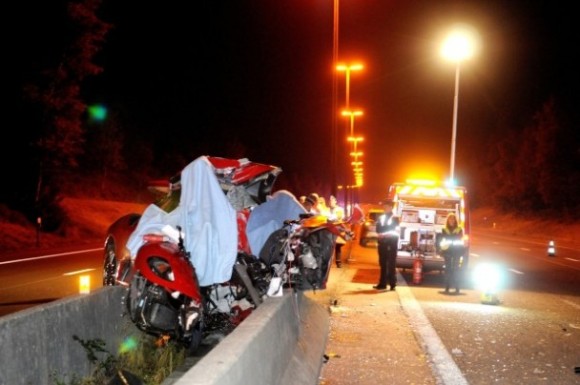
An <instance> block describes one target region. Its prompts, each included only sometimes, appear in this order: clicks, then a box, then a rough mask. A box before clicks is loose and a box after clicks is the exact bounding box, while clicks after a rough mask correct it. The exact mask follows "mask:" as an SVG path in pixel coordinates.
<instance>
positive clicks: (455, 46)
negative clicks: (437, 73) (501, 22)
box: [441, 25, 477, 184]
mask: <svg viewBox="0 0 580 385" xmlns="http://www.w3.org/2000/svg"><path fill="white" fill-rule="evenodd" d="M476 49H477V34H476V32H475V31H474V30H473V29H472V28H471V27H469V26H466V25H458V26H456V27H455V28H454V30H453V31H452V32H451V33H450V34H449V35H448V36H447V38H446V40H445V41H444V43H443V46H442V49H441V54H442V55H443V57H445V58H446V59H449V60H451V61H453V62H454V63H455V95H454V98H453V130H452V134H451V160H450V165H449V173H450V176H449V182H450V183H452V184H455V143H456V141H457V111H458V105H459V75H460V72H461V62H463V61H465V60H467V59H469V58H471V57H472V56H473V55H474V54H475V50H476Z"/></svg>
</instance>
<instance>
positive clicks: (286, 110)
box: [2, 0, 580, 201]
mask: <svg viewBox="0 0 580 385" xmlns="http://www.w3.org/2000/svg"><path fill="white" fill-rule="evenodd" d="M64 4H65V2H64V1H62V0H61V1H27V2H23V3H22V4H19V5H18V6H17V9H18V10H17V15H16V20H14V24H15V25H16V27H15V31H14V36H13V37H12V38H14V40H10V42H8V44H7V46H8V47H9V48H8V51H9V52H8V54H7V55H5V58H6V60H11V64H12V65H14V68H13V70H14V71H16V75H15V76H12V74H7V73H5V76H7V77H9V80H10V81H12V80H16V82H15V83H16V84H15V88H8V91H9V92H8V93H9V95H8V96H9V98H10V100H15V101H16V102H17V103H19V102H20V98H21V91H19V87H21V85H22V83H24V82H26V81H29V80H30V79H31V78H33V76H34V73H35V72H37V71H39V69H40V68H43V67H50V66H51V65H52V66H54V64H53V63H54V61H55V60H57V58H58V55H59V54H60V52H61V49H62V47H61V43H60V42H61V41H62V38H63V36H64V35H66V33H67V32H66V30H64V29H63V27H62V25H63V24H62V23H63V19H64V17H65V13H64ZM333 6H334V2H333V1H332V0H252V1H250V0H235V1H234V0H231V1H215V0H212V1H209V0H205V1H197V2H189V3H187V2H178V1H170V2H164V3H159V2H149V3H148V2H143V1H139V2H138V1H113V0H105V1H104V2H103V7H102V13H101V18H102V19H104V20H105V21H107V22H109V23H112V24H113V25H114V29H113V30H112V31H111V32H110V33H109V35H108V40H107V43H106V44H105V46H104V48H103V50H102V51H101V52H100V53H99V55H98V56H97V57H96V59H95V61H96V62H97V63H98V64H100V65H101V66H103V67H104V73H103V74H101V75H99V76H98V77H95V78H92V79H90V81H88V82H87V83H86V88H85V89H83V95H84V96H85V98H86V102H87V103H88V104H91V103H103V104H105V105H107V106H108V107H109V109H110V111H113V112H114V113H116V114H119V115H120V116H122V117H123V119H124V121H125V122H127V123H126V125H127V126H126V129H127V130H130V131H132V132H134V133H135V132H138V133H139V135H141V136H142V137H143V138H146V139H147V140H151V141H152V142H154V143H155V151H156V152H157V154H161V153H163V152H167V151H179V152H182V153H185V154H191V159H192V160H193V159H194V158H195V157H197V156H199V155H201V154H200V152H201V153H204V152H205V153H207V154H208V155H215V156H229V154H228V151H229V150H228V148H229V147H228V145H231V144H232V143H242V144H243V146H244V147H245V148H246V154H247V157H248V158H250V159H251V160H254V161H257V162H262V163H271V164H276V165H278V166H280V167H282V169H283V170H284V171H285V172H289V173H301V172H304V173H305V174H311V175H315V176H319V177H320V179H321V180H325V179H326V180H328V181H330V177H329V175H330V174H331V172H330V170H329V168H330V162H331V132H332V127H333V118H334V114H335V113H336V116H339V111H333V93H332V89H333V88H332V80H333V63H332V42H333ZM575 14H576V13H575V12H573V10H572V8H571V6H570V5H561V4H555V2H546V1H489V0H488V1H447V0H441V1H389V0H364V1H362V0H359V1H355V0H341V1H340V12H339V15H340V26H339V61H345V62H352V61H355V60H356V61H360V62H362V63H363V64H364V65H365V69H364V71H362V72H356V73H352V77H351V84H350V103H351V107H352V108H360V109H362V110H363V111H364V116H363V117H360V118H357V119H356V120H355V132H356V133H357V134H360V135H362V136H364V137H365V142H364V144H363V145H362V146H361V147H362V148H361V149H362V151H363V152H364V153H365V155H364V156H363V161H364V166H363V167H364V170H365V171H364V175H365V177H364V182H365V186H364V187H363V188H362V189H361V200H362V201H374V200H378V199H381V198H382V197H383V196H384V194H385V193H386V188H387V186H388V184H390V183H391V182H394V181H398V180H403V179H405V178H406V177H407V176H409V175H410V174H411V173H412V172H414V171H416V170H423V171H429V172H432V173H434V174H435V176H437V177H438V178H440V179H442V180H443V179H445V178H447V177H448V173H449V158H450V145H451V131H452V113H453V94H454V76H455V67H454V65H453V64H452V63H449V62H445V61H444V60H443V59H442V58H441V57H440V55H439V48H440V45H441V42H442V39H443V35H444V34H445V32H447V30H448V29H449V28H450V27H451V26H452V25H453V24H454V23H457V22H462V23H468V24H470V25H472V26H473V27H474V28H475V29H476V30H477V31H478V32H479V34H480V37H481V42H482V47H481V50H480V51H479V53H478V55H477V56H476V57H475V58H474V59H472V60H471V61H469V62H467V63H465V64H464V65H463V66H462V72H461V82H460V91H459V113H458V126H457V127H458V128H457V130H458V131H457V134H458V136H457V150H456V151H457V152H456V154H457V155H456V166H455V175H456V179H457V180H458V182H459V183H460V184H465V185H468V186H469V184H470V183H471V182H470V178H475V177H476V175H477V170H476V169H474V168H473V167H474V162H473V160H474V159H475V158H477V157H479V156H480V155H481V154H483V153H484V152H485V151H486V148H485V146H482V143H485V142H486V140H487V139H488V138H490V137H491V136H492V135H494V134H497V132H498V130H500V127H502V125H503V127H505V126H506V125H507V126H513V127H522V128H523V127H524V126H525V125H526V124H529V122H530V121H531V118H532V116H533V114H534V113H535V112H536V111H538V110H539V108H540V107H541V105H542V104H543V103H544V102H546V101H547V100H548V98H549V97H550V96H552V95H556V96H558V97H559V98H561V100H563V102H562V103H563V104H562V105H565V104H564V103H570V104H571V105H573V104H572V102H573V101H574V99H573V95H574V91H576V90H577V88H578V86H579V85H580V81H579V76H578V69H577V65H576V63H577V59H576V57H577V56H578V55H577V52H575V51H578V47H579V46H580V45H579V43H580V41H579V35H580V34H579V33H578V31H577V29H576V25H575V24H574V21H575V19H573V17H574V16H573V15H575ZM5 38H7V36H5ZM12 38H10V39H12ZM11 84H12V83H11ZM336 97H337V100H338V107H339V108H342V107H343V106H344V100H345V78H344V75H343V74H339V76H338V92H337V96H336ZM23 111H24V110H20V109H18V108H10V111H8V113H9V115H10V114H11V113H13V115H14V116H12V117H11V120H8V121H12V122H15V123H14V124H15V125H16V132H15V135H16V139H15V140H16V141H19V142H21V143H28V142H29V141H30V140H31V137H33V136H34V132H36V131H37V128H35V127H29V126H27V121H26V120H25V119H21V117H20V116H18V114H23V113H24V112H23ZM500 122H501V125H500ZM11 126H12V124H11V125H10V126H7V125H5V130H6V129H8V127H11ZM336 127H337V130H338V131H339V132H338V135H339V137H340V138H344V141H342V139H341V142H340V145H341V146H345V148H346V133H347V121H346V120H345V118H343V117H340V116H339V118H338V120H337V126H336ZM4 143H5V145H6V142H4ZM11 147H12V146H11ZM3 148H4V147H3ZM2 159H3V161H6V160H7V159H8V158H7V157H6V156H5V155H3V158H2ZM10 159H12V158H10ZM307 192H308V191H303V192H300V191H296V193H297V194H301V193H307Z"/></svg>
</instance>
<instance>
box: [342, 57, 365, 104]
mask: <svg viewBox="0 0 580 385" xmlns="http://www.w3.org/2000/svg"><path fill="white" fill-rule="evenodd" d="M336 69H337V70H338V71H344V73H345V77H346V108H349V107H350V104H349V98H350V72H351V71H360V70H362V69H363V65H362V64H360V63H355V64H339V65H337V66H336Z"/></svg>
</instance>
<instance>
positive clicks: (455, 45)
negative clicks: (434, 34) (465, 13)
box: [441, 26, 477, 62]
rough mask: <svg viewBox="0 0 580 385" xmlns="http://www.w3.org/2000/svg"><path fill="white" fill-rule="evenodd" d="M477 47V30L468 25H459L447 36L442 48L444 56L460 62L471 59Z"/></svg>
mask: <svg viewBox="0 0 580 385" xmlns="http://www.w3.org/2000/svg"><path fill="white" fill-rule="evenodd" d="M476 48H477V38H476V33H475V31H474V30H473V29H472V28H470V27H468V26H457V27H455V29H453V31H451V33H450V34H449V35H448V36H447V38H446V39H445V41H444V42H443V46H442V48H441V54H442V55H443V57H444V58H446V59H449V60H452V61H455V62H460V61H463V60H467V59H470V58H471V57H472V56H473V55H474V54H475V50H476Z"/></svg>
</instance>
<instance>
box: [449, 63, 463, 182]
mask: <svg viewBox="0 0 580 385" xmlns="http://www.w3.org/2000/svg"><path fill="white" fill-rule="evenodd" d="M460 67H461V64H460V62H459V61H458V62H457V64H456V66H455V96H454V98H453V133H452V134H451V163H450V165H449V170H451V171H450V179H451V180H450V182H451V183H453V182H454V180H455V142H456V141H457V109H458V105H459V72H460Z"/></svg>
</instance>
